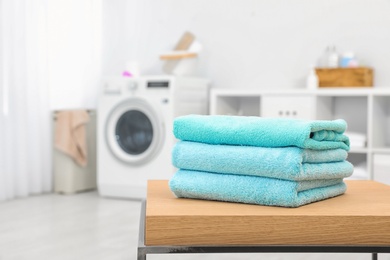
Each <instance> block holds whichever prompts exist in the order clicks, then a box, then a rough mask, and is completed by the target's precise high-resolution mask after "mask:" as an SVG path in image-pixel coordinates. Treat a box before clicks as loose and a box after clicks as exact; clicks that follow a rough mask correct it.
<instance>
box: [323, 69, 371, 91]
mask: <svg viewBox="0 0 390 260" xmlns="http://www.w3.org/2000/svg"><path fill="white" fill-rule="evenodd" d="M316 73H317V76H318V81H319V84H318V85H319V87H372V86H373V70H372V69H371V68H367V67H359V68H335V69H329V68H317V69H316Z"/></svg>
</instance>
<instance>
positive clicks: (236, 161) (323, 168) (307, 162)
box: [172, 141, 353, 180]
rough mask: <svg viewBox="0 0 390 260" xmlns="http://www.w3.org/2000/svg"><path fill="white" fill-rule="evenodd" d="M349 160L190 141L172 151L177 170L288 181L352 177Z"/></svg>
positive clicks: (330, 153)
mask: <svg viewBox="0 0 390 260" xmlns="http://www.w3.org/2000/svg"><path fill="white" fill-rule="evenodd" d="M346 158H347V152H346V151H345V150H344V149H332V150H310V149H302V148H298V147H284V148H268V147H256V146H236V145H212V144H204V143H196V142H187V141H180V142H178V143H176V145H175V146H174V148H173V151H172V163H173V165H174V166H175V167H177V168H181V169H187V170H196V171H207V172H215V173H226V174H240V175H255V176H264V177H271V178H279V179H286V180H313V179H334V178H345V177H349V176H351V175H352V172H353V166H352V164H350V163H349V162H347V161H345V159H346Z"/></svg>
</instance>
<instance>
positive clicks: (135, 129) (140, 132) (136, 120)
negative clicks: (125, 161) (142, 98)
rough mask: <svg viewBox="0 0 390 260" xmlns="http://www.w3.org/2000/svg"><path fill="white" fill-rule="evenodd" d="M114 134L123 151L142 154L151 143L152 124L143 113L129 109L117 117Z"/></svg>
mask: <svg viewBox="0 0 390 260" xmlns="http://www.w3.org/2000/svg"><path fill="white" fill-rule="evenodd" d="M115 136H116V140H117V142H118V144H119V146H120V147H121V148H122V149H123V151H125V152H126V153H128V154H131V155H138V154H142V153H143V152H145V151H146V150H147V149H148V148H149V146H150V144H151V143H152V140H153V126H152V123H151V122H150V120H149V118H148V117H147V116H146V115H145V113H143V112H141V111H138V110H130V111H127V112H125V113H124V114H123V115H122V116H121V117H120V118H119V119H118V123H117V124H116V128H115Z"/></svg>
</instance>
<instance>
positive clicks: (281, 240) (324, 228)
mask: <svg viewBox="0 0 390 260" xmlns="http://www.w3.org/2000/svg"><path fill="white" fill-rule="evenodd" d="M346 183H347V186H348V188H347V192H346V193H345V194H344V195H341V196H338V197H335V198H331V199H327V200H323V201H319V202H315V203H311V204H308V205H305V206H302V207H299V208H282V207H271V206H259V205H249V204H240V203H229V202H217V201H207V200H195V199H179V198H176V197H175V195H174V194H173V193H172V192H171V191H170V189H169V187H168V181H166V180H163V181H157V180H151V181H149V182H148V193H147V200H146V217H145V218H146V219H145V221H146V225H145V245H385V246H386V245H388V246H390V186H388V185H385V184H382V183H378V182H374V181H346Z"/></svg>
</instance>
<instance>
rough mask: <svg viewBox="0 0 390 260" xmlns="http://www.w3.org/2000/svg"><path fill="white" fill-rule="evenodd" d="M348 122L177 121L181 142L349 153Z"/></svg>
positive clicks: (175, 127)
mask: <svg viewBox="0 0 390 260" xmlns="http://www.w3.org/2000/svg"><path fill="white" fill-rule="evenodd" d="M346 127H347V124H346V122H345V121H344V120H342V119H338V120H334V121H305V120H298V119H287V118H261V117H246V116H202V115H188V116H182V117H178V118H176V119H175V121H174V125H173V132H174V135H175V137H176V138H177V139H180V140H184V141H193V142H201V143H209V144H229V145H251V146H263V147H287V146H297V147H301V148H308V149H315V150H326V149H337V148H341V149H344V150H346V151H348V150H349V139H348V137H347V136H346V135H344V134H343V133H344V131H345V130H346Z"/></svg>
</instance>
